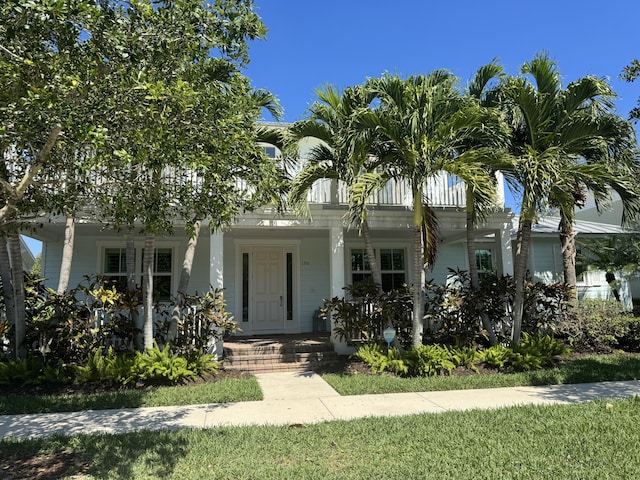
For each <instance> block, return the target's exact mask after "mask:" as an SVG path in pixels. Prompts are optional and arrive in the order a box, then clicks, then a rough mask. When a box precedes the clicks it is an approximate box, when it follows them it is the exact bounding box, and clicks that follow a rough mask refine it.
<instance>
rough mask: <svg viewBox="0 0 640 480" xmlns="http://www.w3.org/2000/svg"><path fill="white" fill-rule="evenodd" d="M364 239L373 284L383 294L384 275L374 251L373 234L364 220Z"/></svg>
mask: <svg viewBox="0 0 640 480" xmlns="http://www.w3.org/2000/svg"><path fill="white" fill-rule="evenodd" d="M361 227H362V238H363V240H364V249H365V252H367V259H368V260H369V268H370V269H371V276H372V277H373V282H374V283H375V284H376V285H377V286H378V293H382V273H381V271H380V267H379V266H378V261H377V259H376V253H375V251H374V250H373V244H372V243H371V232H370V231H369V222H368V221H367V220H364V221H363V222H362V225H361Z"/></svg>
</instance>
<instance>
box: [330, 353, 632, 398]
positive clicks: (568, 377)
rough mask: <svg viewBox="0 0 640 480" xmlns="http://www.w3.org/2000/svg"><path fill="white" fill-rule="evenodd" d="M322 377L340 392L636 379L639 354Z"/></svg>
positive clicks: (446, 388)
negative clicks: (541, 364)
mask: <svg viewBox="0 0 640 480" xmlns="http://www.w3.org/2000/svg"><path fill="white" fill-rule="evenodd" d="M323 378H324V379H325V380H326V381H327V382H328V383H329V384H330V385H331V386H332V387H333V388H334V389H335V390H336V391H337V392H338V393H340V394H341V395H364V394H372V393H373V394H375V393H400V392H427V391H435V390H465V389H476V388H496V387H516V386H525V385H558V384H565V383H588V382H604V381H613V380H637V379H639V378H640V355H638V354H628V353H614V354H605V355H587V356H582V357H579V358H574V359H571V360H565V361H562V362H560V363H559V364H558V365H557V366H556V367H554V368H549V369H543V370H534V371H529V372H521V373H493V374H471V375H465V376H457V375H452V376H438V377H418V378H416V377H414V378H402V377H397V376H393V375H386V374H382V375H363V374H350V373H331V374H326V375H324V376H323Z"/></svg>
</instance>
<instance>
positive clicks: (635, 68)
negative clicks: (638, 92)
mask: <svg viewBox="0 0 640 480" xmlns="http://www.w3.org/2000/svg"><path fill="white" fill-rule="evenodd" d="M638 76H640V62H639V61H638V59H634V60H633V61H632V62H631V63H630V64H629V65H627V66H626V67H624V70H623V71H622V74H621V75H620V77H621V78H622V79H623V80H626V81H627V82H635V80H636V78H638ZM629 118H631V119H632V120H634V121H638V120H639V119H640V99H639V100H638V105H637V106H636V107H634V108H633V109H632V110H631V112H629Z"/></svg>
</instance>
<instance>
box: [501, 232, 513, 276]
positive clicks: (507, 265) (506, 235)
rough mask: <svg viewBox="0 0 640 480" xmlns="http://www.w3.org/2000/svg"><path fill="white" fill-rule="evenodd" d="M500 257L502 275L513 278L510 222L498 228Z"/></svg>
mask: <svg viewBox="0 0 640 480" xmlns="http://www.w3.org/2000/svg"><path fill="white" fill-rule="evenodd" d="M499 233H500V235H499V238H500V254H501V255H500V256H501V257H502V275H511V276H513V249H512V248H511V222H505V223H503V224H502V227H501V228H500V232H499Z"/></svg>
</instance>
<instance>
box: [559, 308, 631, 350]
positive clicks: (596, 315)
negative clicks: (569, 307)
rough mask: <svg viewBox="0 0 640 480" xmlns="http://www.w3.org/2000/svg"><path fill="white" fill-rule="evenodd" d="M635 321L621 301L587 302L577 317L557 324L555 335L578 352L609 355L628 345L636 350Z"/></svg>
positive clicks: (577, 313) (579, 310)
mask: <svg viewBox="0 0 640 480" xmlns="http://www.w3.org/2000/svg"><path fill="white" fill-rule="evenodd" d="M632 319H633V317H631V316H630V315H629V314H628V313H626V312H624V310H623V309H622V305H621V304H620V302H616V301H614V300H599V299H585V300H582V301H580V302H579V304H578V309H577V312H576V315H575V316H573V317H566V318H565V319H564V320H563V321H562V322H561V323H560V324H559V325H558V328H557V331H556V334H557V336H558V337H559V338H562V339H563V340H564V341H565V342H566V343H567V344H568V345H569V346H570V347H571V348H572V349H574V350H577V351H589V352H610V351H611V350H613V349H614V348H618V347H620V346H623V345H624V344H625V342H626V343H627V344H635V345H636V348H637V345H638V343H637V333H635V332H638V329H637V327H636V325H637V322H635V321H633V320H632ZM634 337H635V339H634Z"/></svg>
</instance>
